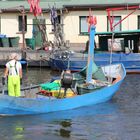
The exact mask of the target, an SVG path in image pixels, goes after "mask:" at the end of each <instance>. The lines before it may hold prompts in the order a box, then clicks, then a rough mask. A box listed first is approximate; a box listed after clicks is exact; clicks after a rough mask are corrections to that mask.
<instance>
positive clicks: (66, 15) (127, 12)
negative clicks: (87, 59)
mask: <svg viewBox="0 0 140 140" xmlns="http://www.w3.org/2000/svg"><path fill="white" fill-rule="evenodd" d="M139 3H140V0H133V1H132V0H118V1H113V0H106V1H98V0H92V1H91V0H86V1H84V0H77V1H75V0H51V1H50V0H40V3H39V6H40V7H41V9H42V14H41V15H40V16H38V17H37V19H38V20H39V22H40V23H43V24H45V25H46V26H45V28H44V30H45V33H46V39H47V41H48V40H49V41H52V42H53V41H54V34H53V33H52V28H53V27H52V23H51V20H50V9H51V8H52V7H55V8H56V9H57V14H58V17H59V22H60V24H61V25H62V31H63V37H64V40H65V41H67V42H68V43H69V45H70V46H71V47H76V46H78V47H80V48H81V49H82V48H84V47H85V43H86V42H87V40H88V39H89V37H88V26H89V25H88V22H87V17H88V16H89V9H91V12H90V13H91V14H92V15H94V16H96V18H97V24H96V37H95V42H96V44H97V46H98V47H100V45H102V46H103V50H106V49H107V48H106V47H104V46H109V42H110V39H111V37H112V33H113V34H115V37H116V38H117V41H118V40H119V43H121V44H122V45H128V46H129V45H130V46H131V47H134V46H135V45H137V44H138V43H139V36H140V30H139V29H140V10H139ZM111 8H113V9H111ZM107 9H108V10H109V12H108V10H107ZM23 15H24V17H23ZM109 17H110V20H109ZM23 19H24V22H25V24H24V32H23ZM38 20H36V17H35V16H34V15H33V13H31V12H30V5H29V3H28V2H27V1H26V0H4V1H3V0H1V1H0V34H1V35H6V36H7V37H19V38H20V40H19V42H20V43H21V44H23V42H24V41H23V39H24V38H26V39H28V38H30V39H31V38H34V39H35V46H41V45H42V42H43V41H44V40H42V36H41V32H40V30H38V28H37V27H36V26H37V22H38ZM120 21H121V22H120ZM111 23H112V24H111ZM114 25H115V26H114ZM111 26H113V30H111V28H110V27H111ZM124 37H125V39H124ZM124 43H125V44H124ZM136 51H138V50H137V49H136Z"/></svg>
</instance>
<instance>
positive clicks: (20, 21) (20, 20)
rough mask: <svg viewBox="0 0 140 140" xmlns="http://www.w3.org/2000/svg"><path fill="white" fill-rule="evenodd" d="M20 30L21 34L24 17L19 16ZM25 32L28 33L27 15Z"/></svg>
mask: <svg viewBox="0 0 140 140" xmlns="http://www.w3.org/2000/svg"><path fill="white" fill-rule="evenodd" d="M18 25H19V26H18V30H19V31H20V32H21V31H22V28H23V19H22V16H18ZM25 31H27V16H26V15H25Z"/></svg>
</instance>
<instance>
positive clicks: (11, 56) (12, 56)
mask: <svg viewBox="0 0 140 140" xmlns="http://www.w3.org/2000/svg"><path fill="white" fill-rule="evenodd" d="M17 56H18V55H17V53H11V55H10V59H17Z"/></svg>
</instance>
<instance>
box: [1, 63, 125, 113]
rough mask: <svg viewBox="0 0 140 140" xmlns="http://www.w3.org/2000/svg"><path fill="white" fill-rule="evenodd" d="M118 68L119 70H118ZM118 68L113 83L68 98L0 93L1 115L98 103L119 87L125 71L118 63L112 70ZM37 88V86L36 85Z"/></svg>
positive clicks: (112, 94)
mask: <svg viewBox="0 0 140 140" xmlns="http://www.w3.org/2000/svg"><path fill="white" fill-rule="evenodd" d="M109 68H110V66H108V67H106V68H104V70H105V73H106V72H109ZM118 68H119V70H118ZM115 70H118V72H117V73H112V76H113V74H120V75H121V77H122V78H121V79H120V80H119V81H117V82H116V83H114V84H111V85H108V86H105V87H103V88H101V89H98V90H95V91H90V92H89V93H88V92H87V93H86V94H82V95H75V96H72V97H69V98H61V99H58V98H54V97H46V96H44V97H40V96H38V95H37V96H36V97H34V98H21V97H20V98H19V97H11V96H8V95H3V94H1V95H0V114H1V115H27V114H40V113H49V112H55V111H62V110H69V109H75V108H79V107H84V106H89V105H93V104H99V103H102V102H106V101H108V100H110V99H111V98H112V97H113V96H114V94H115V93H116V92H117V90H118V89H119V87H120V85H121V83H122V81H123V79H124V78H125V75H126V72H125V68H124V67H123V65H121V64H118V65H116V66H115V67H113V69H112V72H114V71H115ZM37 88H38V87H37Z"/></svg>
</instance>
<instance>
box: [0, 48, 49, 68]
mask: <svg viewBox="0 0 140 140" xmlns="http://www.w3.org/2000/svg"><path fill="white" fill-rule="evenodd" d="M11 53H17V54H18V55H19V58H18V59H19V60H20V59H21V58H22V51H21V49H19V48H9V47H5V48H3V47H0V66H1V67H3V66H5V64H6V62H7V61H9V56H10V54H11ZM49 57H50V52H47V51H44V50H28V49H27V50H26V60H27V66H28V67H49Z"/></svg>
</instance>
